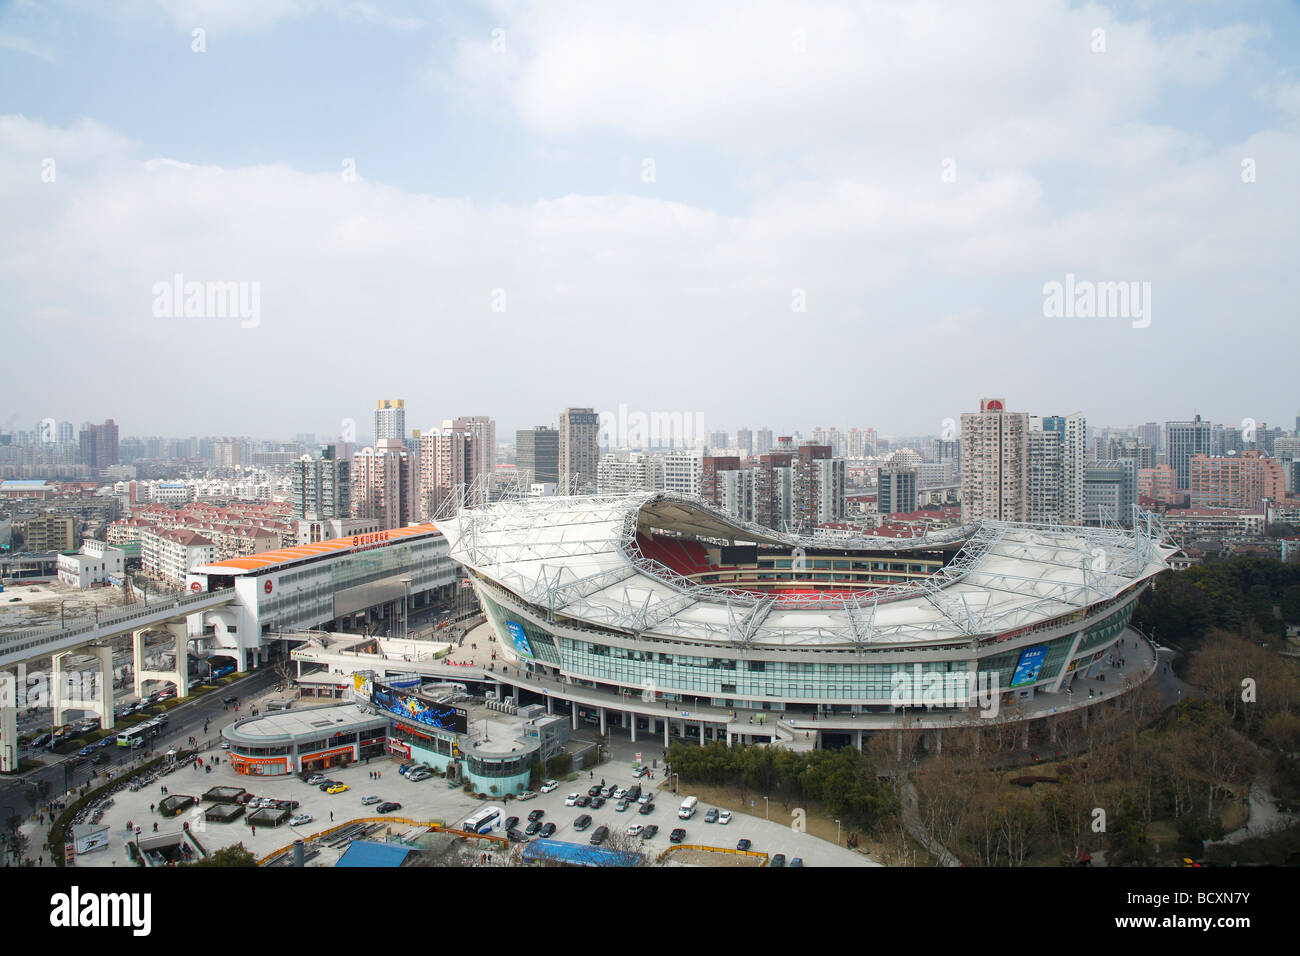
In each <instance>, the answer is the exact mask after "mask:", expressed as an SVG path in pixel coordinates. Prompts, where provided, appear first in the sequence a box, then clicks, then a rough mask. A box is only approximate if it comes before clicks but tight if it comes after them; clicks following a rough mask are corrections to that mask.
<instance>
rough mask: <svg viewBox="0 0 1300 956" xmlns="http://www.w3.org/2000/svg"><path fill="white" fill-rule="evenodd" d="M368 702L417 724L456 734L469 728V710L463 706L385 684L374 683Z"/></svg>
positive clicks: (465, 731)
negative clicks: (456, 705) (438, 700)
mask: <svg viewBox="0 0 1300 956" xmlns="http://www.w3.org/2000/svg"><path fill="white" fill-rule="evenodd" d="M370 702H371V703H372V704H374V705H375V706H376V707H378V708H379V709H380V710H383V711H386V712H387V713H390V714H395V715H396V716H398V717H405V718H406V719H407V720H411V721H414V722H415V723H417V724H425V725H426V726H429V727H436V728H438V729H439V730H450V731H453V732H455V733H458V734H463V733H467V732H468V730H469V712H468V711H467V710H465V708H463V707H453V706H451V705H450V704H439V703H435V702H433V701H428V700H424V699H422V698H420V697H417V696H416V695H415V694H406V693H402V692H401V691H400V690H395V689H394V688H392V687H389V686H387V685H385V684H379V683H376V684H375V685H374V690H373V691H372V692H371V695H370Z"/></svg>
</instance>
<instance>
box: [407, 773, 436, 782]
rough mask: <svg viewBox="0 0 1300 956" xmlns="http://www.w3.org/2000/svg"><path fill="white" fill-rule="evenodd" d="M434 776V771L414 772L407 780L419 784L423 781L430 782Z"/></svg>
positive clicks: (409, 774)
mask: <svg viewBox="0 0 1300 956" xmlns="http://www.w3.org/2000/svg"><path fill="white" fill-rule="evenodd" d="M432 776H433V771H432V770H412V771H411V772H410V773H408V774H407V775H406V779H407V780H409V781H411V782H412V783H419V782H420V781H421V780H428V779H429V778H430V777H432Z"/></svg>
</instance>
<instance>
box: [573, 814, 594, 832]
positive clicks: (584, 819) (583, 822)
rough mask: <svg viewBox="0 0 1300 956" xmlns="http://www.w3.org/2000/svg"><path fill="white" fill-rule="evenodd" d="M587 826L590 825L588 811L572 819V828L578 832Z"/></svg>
mask: <svg viewBox="0 0 1300 956" xmlns="http://www.w3.org/2000/svg"><path fill="white" fill-rule="evenodd" d="M589 826H591V815H590V814H588V813H584V814H582V816H580V817H578V819H576V820H574V821H573V829H575V830H577V831H578V832H579V833H581V832H582V831H583V830H585V829H587V827H589Z"/></svg>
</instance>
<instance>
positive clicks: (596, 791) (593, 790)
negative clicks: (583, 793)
mask: <svg viewBox="0 0 1300 956" xmlns="http://www.w3.org/2000/svg"><path fill="white" fill-rule="evenodd" d="M600 789H601V787H600V784H596V785H595V786H593V787H588V788H587V796H589V797H595V796H599V795H600Z"/></svg>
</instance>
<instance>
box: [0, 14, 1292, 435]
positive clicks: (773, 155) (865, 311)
mask: <svg viewBox="0 0 1300 956" xmlns="http://www.w3.org/2000/svg"><path fill="white" fill-rule="evenodd" d="M1298 40H1300V11H1298V8H1297V5H1295V4H1293V3H1290V2H1260V3H1251V2H1243V3H1219V2H1206V0H1188V2H1183V3H1170V4H1148V3H1135V4H1134V3H1129V4H1117V5H1110V4H1094V3H1084V4H1079V3H1066V2H1059V0H996V2H989V3H975V2H954V3H941V2H927V0H918V2H898V3H889V2H887V3H858V2H847V0H844V2H825V3H822V2H804V3H787V2H778V0H743V2H729V0H720V2H716V3H709V4H698V3H687V2H676V0H665V2H660V3H655V4H649V5H627V4H608V3H596V2H591V3H571V2H566V0H554V2H547V3H544V4H537V3H523V2H520V3H516V2H485V3H474V2H465V3H416V2H392V3H386V2H379V0H365V2H362V0H225V2H215V0H119V2H116V3H113V4H104V3H101V2H96V0H46V2H36V0H0V222H3V228H2V229H0V357H2V361H0V429H15V428H21V429H30V428H35V427H36V423H37V422H39V421H40V420H41V419H42V418H45V417H52V418H55V419H56V420H60V421H61V420H69V421H73V422H76V423H80V422H82V421H86V420H96V421H99V420H102V419H104V418H110V417H111V418H113V419H115V420H116V421H117V422H118V424H119V427H120V429H121V434H122V435H123V436H126V435H192V434H199V435H206V434H229V435H250V436H253V437H265V438H271V437H277V436H278V437H290V436H292V435H294V434H296V433H300V432H314V433H317V434H318V435H322V436H332V435H336V434H338V432H339V430H340V428H341V424H340V423H341V422H343V421H344V420H345V419H349V418H351V419H354V420H355V421H357V422H358V423H359V424H358V426H357V430H358V432H359V434H360V435H361V436H365V435H366V434H367V433H368V432H369V431H370V422H371V415H372V413H373V409H374V407H375V403H376V400H377V399H380V398H404V399H405V401H406V408H407V425H408V427H409V428H428V427H436V426H438V425H439V424H441V422H442V420H443V419H446V418H453V417H456V416H459V415H474V414H487V415H491V416H492V417H494V418H495V419H496V420H497V428H498V438H499V439H508V438H509V437H510V436H511V435H512V433H513V430H514V429H516V428H524V427H528V426H531V425H535V424H554V423H555V421H556V420H557V418H558V415H559V412H560V411H561V410H562V409H563V408H565V407H569V406H575V407H580V406H590V407H593V408H595V409H597V410H604V411H612V410H615V409H617V408H619V407H620V406H626V408H627V409H628V410H629V411H630V412H631V413H636V412H642V413H645V414H647V415H663V414H668V413H673V412H681V413H683V414H684V415H688V416H691V418H690V420H691V421H694V422H697V423H702V424H703V425H704V427H705V428H707V429H710V430H712V429H730V430H734V429H735V428H736V427H738V426H742V425H748V426H750V427H754V428H757V427H761V426H769V427H771V428H773V429H774V430H776V431H777V432H778V433H785V432H789V431H792V430H799V431H801V432H803V433H804V434H805V435H806V434H808V433H809V432H810V431H811V429H812V428H813V427H814V426H822V427H832V426H834V427H838V428H841V429H846V430H847V429H848V428H850V427H860V428H865V427H875V428H877V429H878V430H879V431H880V432H881V433H882V434H902V435H911V434H938V433H940V432H941V430H942V427H943V426H942V423H943V422H944V420H945V419H950V418H951V419H959V418H960V415H961V413H962V412H965V411H974V410H976V409H977V408H978V403H979V399H980V397H982V396H996V397H1002V398H1005V399H1006V401H1007V406H1008V407H1009V408H1010V409H1012V410H1014V411H1027V412H1030V413H1033V414H1070V413H1072V412H1076V411H1082V412H1084V413H1085V414H1086V415H1087V417H1088V420H1089V423H1090V424H1094V425H1101V424H1109V425H1117V426H1122V425H1128V424H1136V423H1140V422H1143V421H1165V420H1172V419H1186V418H1190V417H1192V416H1193V415H1194V414H1200V415H1202V416H1204V417H1206V418H1208V419H1211V420H1214V421H1222V422H1227V423H1237V422H1240V421H1241V420H1242V419H1244V418H1247V417H1249V418H1252V419H1254V420H1256V421H1263V422H1268V423H1270V424H1282V425H1284V426H1286V427H1291V425H1293V423H1294V420H1295V417H1296V415H1297V414H1300V394H1297V393H1298V392H1300V389H1297V379H1298V378H1300V376H1297V367H1298V364H1297V359H1298V358H1300V331H1298V330H1297V318H1298V317H1300V316H1298V312H1297V308H1296V302H1297V300H1298V298H1300V297H1298V296H1297V292H1300V271H1298V270H1297V268H1296V262H1297V255H1296V253H1297V250H1298V249H1300V245H1298V243H1297V235H1298V233H1300V180H1298V179H1297V176H1298V175H1300V42H1297V41H1298ZM178 276H179V277H181V278H180V279H177V278H176V277H178ZM226 283H234V284H235V285H234V286H226V285H225V284H226ZM1053 283H1057V284H1059V286H1060V287H1061V288H1062V289H1067V288H1068V289H1070V290H1071V293H1070V294H1071V295H1084V294H1086V293H1081V292H1079V290H1080V289H1083V288H1084V287H1088V288H1089V289H1091V288H1093V284H1115V283H1123V284H1124V287H1123V288H1124V289H1125V290H1126V291H1130V290H1131V292H1132V293H1133V298H1132V301H1131V302H1130V304H1129V308H1128V309H1124V308H1122V307H1121V303H1120V300H1118V299H1110V298H1107V297H1105V296H1102V297H1100V298H1099V299H1098V300H1097V302H1102V301H1103V300H1104V301H1105V303H1106V304H1107V305H1108V306H1109V307H1108V308H1102V307H1100V306H1095V307H1093V308H1092V309H1089V308H1088V306H1087V300H1086V299H1078V300H1075V299H1073V298H1072V300H1071V301H1072V304H1075V302H1076V301H1077V304H1078V308H1077V309H1075V308H1070V309H1067V310H1065V312H1064V314H1062V310H1060V309H1054V308H1053V307H1052V306H1051V305H1050V299H1051V295H1050V289H1051V288H1052V284H1053ZM1130 283H1131V284H1132V285H1129V284H1130ZM178 284H179V287H180V293H179V294H176V295H174V294H173V293H172V292H171V290H172V288H173V287H174V286H176V285H178ZM1100 288H1103V289H1109V290H1110V291H1111V292H1114V291H1115V290H1116V289H1118V288H1119V286H1116V285H1101V286H1100ZM227 289H230V290H231V291H232V292H234V293H235V297H234V298H233V299H231V300H230V302H229V304H228V307H225V308H223V299H224V298H225V296H224V295H223V294H222V293H224V292H225V291H226V290H227ZM240 296H242V299H241V298H239V297H240ZM240 305H242V306H243V308H242V309H240V308H238V307H237V306H240ZM1139 305H1140V306H1141V308H1139Z"/></svg>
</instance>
